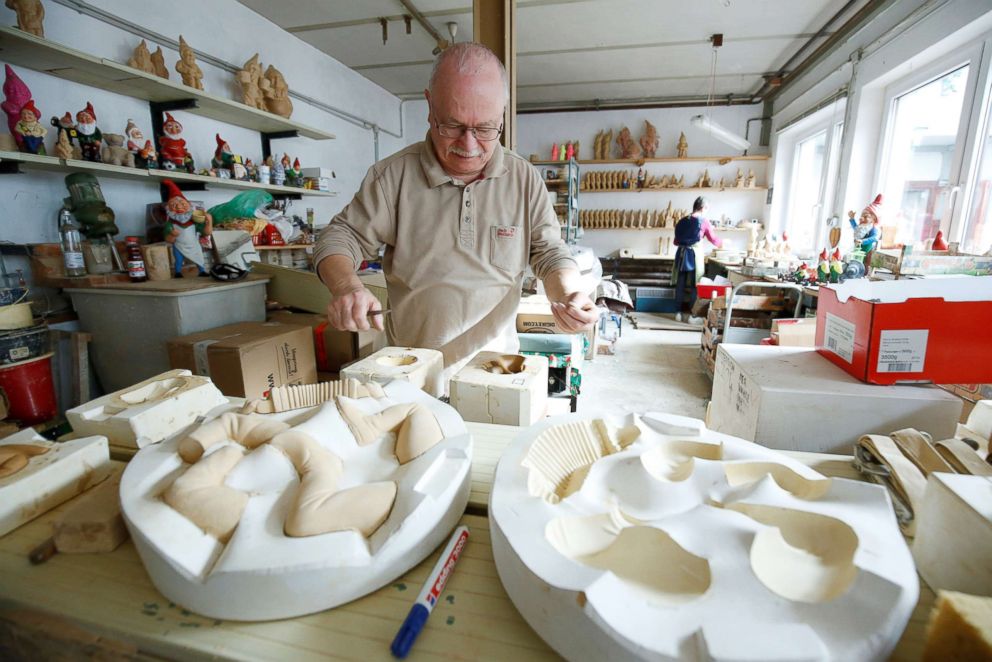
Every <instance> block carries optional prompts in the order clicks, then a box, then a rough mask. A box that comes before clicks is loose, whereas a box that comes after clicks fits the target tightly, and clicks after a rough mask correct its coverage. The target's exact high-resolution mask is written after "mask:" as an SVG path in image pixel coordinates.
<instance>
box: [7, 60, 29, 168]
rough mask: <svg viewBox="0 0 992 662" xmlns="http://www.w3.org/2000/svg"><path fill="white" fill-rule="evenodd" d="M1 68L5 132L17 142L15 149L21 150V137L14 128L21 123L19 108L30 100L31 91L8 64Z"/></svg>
mask: <svg viewBox="0 0 992 662" xmlns="http://www.w3.org/2000/svg"><path fill="white" fill-rule="evenodd" d="M3 66H4V70H5V72H6V77H5V78H4V81H3V95H4V101H3V104H0V108H3V112H5V113H7V130H8V131H10V133H11V134H12V135H13V136H14V139H15V140H16V141H17V149H22V148H23V142H22V140H21V136H20V134H18V133H17V131H15V130H14V128H15V127H16V126H17V123H18V122H20V121H21V108H23V107H24V104H26V103H27V102H28V101H30V100H31V90H29V89H28V86H27V85H25V84H24V81H22V80H21V78H20V76H18V75H17V74H16V73H15V72H14V70H13V69H11V68H10V65H9V64H5V65H3Z"/></svg>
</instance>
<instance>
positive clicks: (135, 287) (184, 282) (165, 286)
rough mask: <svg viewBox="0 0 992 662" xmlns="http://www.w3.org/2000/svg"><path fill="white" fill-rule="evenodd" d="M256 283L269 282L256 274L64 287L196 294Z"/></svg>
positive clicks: (267, 278)
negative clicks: (197, 292)
mask: <svg viewBox="0 0 992 662" xmlns="http://www.w3.org/2000/svg"><path fill="white" fill-rule="evenodd" d="M258 282H264V283H267V282H269V277H268V276H261V275H258V274H248V275H247V276H245V277H244V278H242V279H241V280H231V281H223V280H214V279H213V278H201V277H199V276H194V277H192V278H185V277H184V278H172V279H170V280H148V281H145V282H144V283H107V284H101V285H93V286H91V287H83V286H82V285H81V286H80V287H74V286H73V285H66V286H65V287H66V289H93V290H120V291H122V292H128V293H141V292H158V293H161V292H175V293H177V294H178V293H182V292H196V291H199V290H208V289H211V288H216V287H224V286H228V285H239V284H243V283H258Z"/></svg>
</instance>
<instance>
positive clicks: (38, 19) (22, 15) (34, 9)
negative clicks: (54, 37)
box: [6, 0, 45, 37]
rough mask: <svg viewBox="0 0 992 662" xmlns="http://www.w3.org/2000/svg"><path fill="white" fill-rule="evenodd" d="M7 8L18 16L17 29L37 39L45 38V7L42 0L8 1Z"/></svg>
mask: <svg viewBox="0 0 992 662" xmlns="http://www.w3.org/2000/svg"><path fill="white" fill-rule="evenodd" d="M6 4H7V8H8V9H13V10H14V13H16V14H17V29H18V30H23V31H24V32H29V33H31V34H33V35H34V36H36V37H44V36H45V26H44V25H43V23H44V21H45V7H44V5H42V4H41V0H7V3H6Z"/></svg>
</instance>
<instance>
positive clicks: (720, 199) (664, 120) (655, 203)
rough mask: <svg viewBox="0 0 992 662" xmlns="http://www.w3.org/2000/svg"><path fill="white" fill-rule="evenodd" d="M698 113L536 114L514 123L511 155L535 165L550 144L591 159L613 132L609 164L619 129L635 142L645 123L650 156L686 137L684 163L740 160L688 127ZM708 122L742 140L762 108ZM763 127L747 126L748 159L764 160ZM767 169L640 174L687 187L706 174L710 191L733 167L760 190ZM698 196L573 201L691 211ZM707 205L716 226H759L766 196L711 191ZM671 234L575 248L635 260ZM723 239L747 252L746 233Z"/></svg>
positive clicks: (601, 196)
mask: <svg viewBox="0 0 992 662" xmlns="http://www.w3.org/2000/svg"><path fill="white" fill-rule="evenodd" d="M704 111H705V109H704V108H699V107H691V108H653V109H642V110H602V111H588V112H569V113H535V114H529V113H528V114H525V115H518V116H517V132H518V133H517V145H518V149H517V151H518V152H519V153H520V154H521V155H523V156H528V157H529V156H530V155H531V154H537V155H538V156H539V157H540V158H541V159H548V158H550V156H551V154H550V153H551V145H552V143H559V144H560V143H562V142H568V141H570V140H571V141H574V140H578V141H580V143H581V147H580V158H581V159H591V158H593V141H594V140H595V137H596V133H597V132H598V131H601V130H604V129H605V130H610V129H612V130H613V135H614V147H613V156H616V146H615V140H616V136H617V134H618V133H619V132H620V129H621V128H623V127H624V126H626V127H627V128H629V129H630V131H631V134H632V135H633V137H634V139H635V140H636V139H638V138H640V136H641V134H642V133H643V132H644V122H645V120H647V121H649V122H651V123H652V124H653V125H654V126H655V128H656V129H657V131H658V135H659V139H660V144H659V147H658V151H657V153H656V156H658V157H674V156H676V145H677V143H678V138H679V133H680V132H683V131H684V132H685V135H686V140H687V141H688V143H689V156H690V157H692V156H730V155H739V154H740V152H734V150H733V149H731V148H730V147H728V146H726V145H725V144H723V143H721V142H719V141H717V140H715V139H713V138H712V137H711V136H709V135H708V134H706V133H704V132H702V131H700V130H699V129H697V128H695V127H693V126H691V125H690V124H689V119H690V118H691V117H692V116H693V115H698V114H701V113H703V112H704ZM709 112H710V117H711V118H712V119H713V120H714V121H716V122H718V123H719V124H721V125H723V126H724V127H726V128H727V129H729V130H731V131H733V132H734V133H737V134H738V135H741V136H743V135H744V133H745V130H746V128H747V121H748V120H749V119H751V118H758V117H760V116H761V106H759V105H754V106H730V107H726V106H718V107H713V108H711V109H710V111H709ZM760 129H761V124H760V123H759V122H752V123H751V131H750V134H749V138H750V140H751V143H752V148H751V150H750V151H749V153H750V154H766V153H767V150H766V149H764V148H761V147H759V146H758V136H759V133H760ZM765 166H766V162H764V161H751V162H747V161H745V162H731V163H728V164H726V165H723V166H720V165H717V164H707V163H701V162H691V161H689V162H685V163H650V164H647V165H646V166H645V169H646V171H647V173H648V174H649V175H650V176H661V175H668V176H671V175H676V176H684V177H685V185H686V186H692V185H693V184H694V183H695V181H696V179H697V178H698V177H699V175H700V174H701V173H702V172H703V170H704V169H708V170H709V174H710V178H711V179H712V180H713V181H714V183H716V182H718V181H719V180H720V178H721V177H723V178H725V179H726V180H727V181H732V180H733V179H734V178H735V176H736V173H737V169H738V168H739V167H741V168H743V169H744V172H745V174H746V173H747V171H748V169H751V168H753V169H754V171H755V175H756V176H757V184H758V186H766V185H767V184H766V182H767V180H766V174H765V170H766V167H765ZM631 169H633V170H635V171H636V170H637V167H636V166H632V165H629V164H620V165H607V164H604V165H596V164H584V165H582V166H580V171H579V172H580V175H581V173H582V172H583V171H588V170H631ZM698 195H700V192H699V191H678V190H664V191H646V190H645V191H641V192H639V193H591V192H582V193H580V195H579V208H580V209H638V210H640V209H664V208H665V207H667V205H668V202H669V201H670V200H671V202H672V206H673V208H680V209H691V208H692V203H693V200H695V198H696V196H698ZM704 195H707V197H709V201H710V217H711V218H714V219H719V218H721V216H726V217H727V218H728V219H730V220H731V221H733V222H735V223H736V222H737V221H740V220H742V219H751V218H758V219H762V218H763V215H764V208H765V205H764V201H765V195H764V192H762V191H752V192H728V193H720V192H716V191H713V192H711V193H704ZM671 235H672V229H671V228H666V229H658V230H587V231H586V232H585V235H584V236H583V237H582V238H581V239H580V240H579V243H580V244H582V245H583V246H589V247H591V248H592V249H593V250H595V251H596V254H597V255H599V256H607V255H610V254H612V253H614V252H616V251H618V250H620V249H623V248H629V249H631V250H632V251H633V252H634V253H635V254H643V253H657V252H658V249H659V238H661V237H671ZM721 237H722V238H723V239H724V241H725V245H727V246H728V247H739V248H743V247H745V246H746V241H747V239H746V233H735V232H724V233H721Z"/></svg>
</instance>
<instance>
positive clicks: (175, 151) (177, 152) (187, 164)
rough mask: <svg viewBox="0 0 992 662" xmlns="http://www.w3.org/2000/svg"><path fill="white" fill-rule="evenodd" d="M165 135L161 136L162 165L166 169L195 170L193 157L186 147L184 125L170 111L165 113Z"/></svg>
mask: <svg viewBox="0 0 992 662" xmlns="http://www.w3.org/2000/svg"><path fill="white" fill-rule="evenodd" d="M162 130H163V131H164V132H165V135H164V136H159V139H158V145H159V151H158V155H159V158H160V160H161V161H162V167H163V168H165V169H166V170H186V172H193V171H194V165H193V157H192V156H190V153H189V151H188V150H187V149H186V141H185V140H183V137H182V135H183V125H182V124H180V123H179V122H178V121H177V120H176V118H174V117H173V116H172V115H171V114H170V113H166V114H165V122H164V123H163V124H162Z"/></svg>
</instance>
